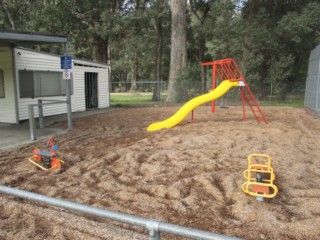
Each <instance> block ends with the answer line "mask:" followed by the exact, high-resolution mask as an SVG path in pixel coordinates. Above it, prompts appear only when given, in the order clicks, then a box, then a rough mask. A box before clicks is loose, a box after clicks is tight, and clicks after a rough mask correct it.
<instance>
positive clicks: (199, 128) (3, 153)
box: [0, 106, 320, 240]
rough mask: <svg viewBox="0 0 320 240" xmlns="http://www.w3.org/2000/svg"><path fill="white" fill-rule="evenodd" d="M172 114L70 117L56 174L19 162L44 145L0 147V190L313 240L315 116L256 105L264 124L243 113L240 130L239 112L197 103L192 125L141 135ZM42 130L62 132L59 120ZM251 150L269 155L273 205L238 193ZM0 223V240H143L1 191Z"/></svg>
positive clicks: (162, 110) (161, 110) (216, 228)
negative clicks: (71, 124)
mask: <svg viewBox="0 0 320 240" xmlns="http://www.w3.org/2000/svg"><path fill="white" fill-rule="evenodd" d="M177 109H178V107H153V108H130V109H121V110H118V111H112V112H106V113H101V114H97V115H91V116H84V117H81V118H76V119H74V130H73V131H71V132H67V133H63V134H61V135H58V136H57V137H56V140H57V141H58V146H59V155H60V157H61V158H62V159H63V160H64V161H65V162H66V163H65V164H64V165H63V166H62V170H61V171H60V172H59V173H54V172H44V171H41V170H39V169H37V168H36V167H34V166H33V165H31V164H30V163H29V162H28V161H27V158H28V157H29V156H30V154H31V151H32V149H33V148H34V147H43V146H45V144H46V139H42V140H39V141H37V142H34V143H30V144H26V145H23V146H20V147H16V148H14V149H7V150H0V162H1V164H0V184H2V185H6V186H11V187H17V188H19V189H23V190H28V191H31V192H36V193H40V194H44V195H47V196H52V197H56V198H60V199H64V200H70V201H75V202H78V203H83V204H88V205H91V206H95V207H100V208H103V209H108V210H113V211H119V212H122V213H128V214H135V215H137V216H141V217H147V218H154V219H159V220H162V221H165V222H169V223H173V224H178V225H182V226H186V227H192V228H197V229H201V230H205V231H210V232H214V233H218V234H225V235H229V236H234V237H239V238H244V239H290V240H291V239H317V238H318V236H319V235H320V228H319V226H320V201H319V198H320V184H319V183H320V161H319V159H320V151H319V146H320V138H319V134H320V119H319V117H317V116H316V115H314V114H313V113H312V112H311V111H309V110H307V109H304V108H276V107H262V111H263V113H264V114H265V116H266V118H267V120H268V122H269V125H266V124H264V123H257V122H256V120H255V119H254V117H253V116H252V113H251V112H249V111H248V112H247V113H248V119H247V121H246V123H243V120H242V109H241V107H229V108H217V109H216V113H214V114H212V113H211V112H210V107H209V106H202V107H199V108H197V109H196V111H195V123H193V124H192V123H190V121H191V116H190V117H187V119H186V120H184V121H183V122H182V123H181V124H179V125H177V126H176V127H174V128H172V129H165V130H161V131H156V132H152V133H148V132H146V128H147V126H148V125H149V124H150V123H153V122H156V121H161V120H164V119H166V118H167V117H169V116H171V115H172V114H173V113H174V112H175V111H176V110H177ZM52 127H54V128H60V129H65V128H66V122H65V121H62V122H58V123H55V124H54V126H52ZM251 153H264V154H268V155H270V156H271V158H272V166H273V169H274V172H275V175H276V179H275V182H274V183H275V184H276V185H277V186H278V188H279V193H278V195H277V196H276V197H275V198H274V199H266V200H265V201H264V202H259V201H256V200H255V198H254V197H251V196H248V195H245V194H244V193H243V192H242V190H241V185H242V183H243V182H244V178H243V176H242V172H243V171H244V170H245V169H246V168H247V156H248V155H249V154H251ZM0 219H1V221H0V239H147V238H148V237H147V234H146V233H145V232H141V231H140V230H139V229H135V228H132V227H128V226H127V225H121V224H114V223H112V224H110V223H111V222H106V221H104V220H101V219H96V218H87V217H85V216H83V215H80V214H76V213H73V212H69V211H63V210H60V209H57V208H51V207H47V206H44V205H42V204H36V203H33V202H30V201H27V200H21V199H18V198H13V197H9V196H6V195H3V194H1V195H0ZM106 223H108V224H106ZM119 226H121V227H124V228H118V227H119ZM139 231H140V232H139ZM141 234H142V235H141ZM162 236H164V237H163V239H182V238H178V237H174V236H172V235H170V236H169V235H165V234H163V235H162Z"/></svg>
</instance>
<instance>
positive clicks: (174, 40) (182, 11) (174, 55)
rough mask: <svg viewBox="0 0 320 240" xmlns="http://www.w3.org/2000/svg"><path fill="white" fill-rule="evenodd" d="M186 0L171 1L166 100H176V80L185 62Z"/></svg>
mask: <svg viewBox="0 0 320 240" xmlns="http://www.w3.org/2000/svg"><path fill="white" fill-rule="evenodd" d="M186 6H187V2H186V0H172V1H171V22H172V23H171V56H170V72H169V85H168V95H167V102H174V101H176V94H177V93H176V86H175V84H176V80H177V76H178V74H179V73H180V72H181V70H182V69H183V67H185V66H186V64H187V39H186Z"/></svg>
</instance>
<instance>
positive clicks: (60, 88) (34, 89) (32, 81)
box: [19, 69, 73, 98]
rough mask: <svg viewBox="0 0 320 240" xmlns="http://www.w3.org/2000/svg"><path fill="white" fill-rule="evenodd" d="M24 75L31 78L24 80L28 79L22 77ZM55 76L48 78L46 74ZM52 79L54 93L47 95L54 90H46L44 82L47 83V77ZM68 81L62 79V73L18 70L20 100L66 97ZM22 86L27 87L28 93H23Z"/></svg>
mask: <svg viewBox="0 0 320 240" xmlns="http://www.w3.org/2000/svg"><path fill="white" fill-rule="evenodd" d="M24 73H29V74H30V73H31V77H30V76H29V79H27V80H26V79H25V78H26V77H28V76H27V75H25V76H23V74H24ZM50 73H52V74H55V75H52V76H48V75H47V74H50ZM46 75H47V77H52V80H54V79H56V80H58V81H56V84H57V85H56V86H57V88H56V92H55V93H52V94H48V93H47V92H50V91H54V89H50V88H48V89H46V88H45V87H44V86H47V85H46V84H45V81H47V79H48V78H47V77H45V76H46ZM65 81H69V80H64V79H63V72H61V71H43V70H26V69H20V70H19V96H20V98H42V97H61V96H66V95H67V82H65ZM70 81H71V95H72V94H73V80H72V78H71V80H70ZM54 85H55V84H53V85H52V86H54ZM22 86H27V87H28V88H29V89H28V91H29V92H23V88H22Z"/></svg>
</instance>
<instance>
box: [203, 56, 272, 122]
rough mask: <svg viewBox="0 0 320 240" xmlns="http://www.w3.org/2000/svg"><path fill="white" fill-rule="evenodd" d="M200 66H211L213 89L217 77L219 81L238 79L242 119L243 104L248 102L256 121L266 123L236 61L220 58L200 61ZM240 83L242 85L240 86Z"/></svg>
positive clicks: (244, 114) (213, 104)
mask: <svg viewBox="0 0 320 240" xmlns="http://www.w3.org/2000/svg"><path fill="white" fill-rule="evenodd" d="M201 65H202V66H212V86H213V89H214V88H215V87H216V81H217V77H219V78H220V80H221V81H224V80H230V81H238V82H239V83H240V86H239V87H240V91H241V98H242V110H243V120H244V121H245V120H246V110H245V105H246V104H248V106H249V108H250V110H251V111H252V113H253V115H254V117H255V118H256V120H257V121H258V122H260V121H261V120H263V121H264V122H265V123H266V124H268V121H267V119H266V118H265V116H264V114H263V113H262V111H261V108H260V106H259V104H258V102H257V100H256V99H255V97H254V95H253V93H252V92H251V90H250V88H249V85H248V83H247V81H246V79H245V77H244V76H243V74H242V72H241V71H240V68H239V67H238V65H237V63H236V62H235V61H234V60H233V59H232V58H226V59H222V60H216V61H214V62H206V63H202V64H201ZM241 84H242V85H243V86H241ZM214 106H215V103H214V101H213V102H212V112H214Z"/></svg>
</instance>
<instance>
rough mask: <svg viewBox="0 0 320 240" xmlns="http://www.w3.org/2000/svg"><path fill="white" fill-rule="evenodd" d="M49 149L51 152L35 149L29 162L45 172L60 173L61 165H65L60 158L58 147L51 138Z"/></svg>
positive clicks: (48, 144) (48, 143)
mask: <svg viewBox="0 0 320 240" xmlns="http://www.w3.org/2000/svg"><path fill="white" fill-rule="evenodd" d="M47 147H49V150H40V149H39V148H35V149H33V151H32V156H31V157H30V158H28V160H29V162H31V163H32V164H34V165H35V166H37V167H38V168H40V169H42V170H44V171H50V170H51V171H55V172H57V171H60V169H61V163H64V161H63V160H61V159H59V158H58V154H57V151H58V146H57V143H56V141H55V140H54V139H53V137H51V136H50V137H49V139H48V142H47Z"/></svg>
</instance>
